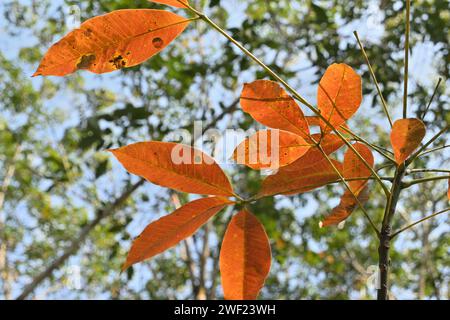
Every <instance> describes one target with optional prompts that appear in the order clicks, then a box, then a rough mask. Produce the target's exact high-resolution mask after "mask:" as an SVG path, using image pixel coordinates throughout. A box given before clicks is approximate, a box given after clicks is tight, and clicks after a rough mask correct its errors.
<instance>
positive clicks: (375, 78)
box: [353, 31, 392, 128]
mask: <svg viewBox="0 0 450 320" xmlns="http://www.w3.org/2000/svg"><path fill="white" fill-rule="evenodd" d="M353 34H354V35H355V38H356V41H357V42H358V45H359V48H360V49H361V52H362V54H363V56H364V59H365V60H366V64H367V66H368V67H369V72H370V75H371V76H372V80H373V82H374V83H375V87H376V88H377V92H378V95H379V96H380V99H381V105H382V106H383V110H384V113H385V114H386V117H387V118H388V121H389V124H390V125H391V128H392V119H391V116H390V114H389V111H388V107H387V103H386V100H385V99H384V96H383V93H382V92H381V89H380V85H379V84H378V81H377V77H376V76H375V72H374V71H373V69H372V65H371V64H370V61H369V57H368V56H367V54H366V50H364V46H363V44H362V43H361V41H360V40H359V36H358V32H357V31H354V32H353Z"/></svg>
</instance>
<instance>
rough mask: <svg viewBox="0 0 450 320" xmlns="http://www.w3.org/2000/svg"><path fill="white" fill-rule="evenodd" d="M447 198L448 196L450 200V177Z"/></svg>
mask: <svg viewBox="0 0 450 320" xmlns="http://www.w3.org/2000/svg"><path fill="white" fill-rule="evenodd" d="M447 198H448V200H449V201H450V179H448V190H447Z"/></svg>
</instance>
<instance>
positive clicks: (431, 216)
mask: <svg viewBox="0 0 450 320" xmlns="http://www.w3.org/2000/svg"><path fill="white" fill-rule="evenodd" d="M448 211H450V207H449V208H445V209H443V210H441V211H438V212H435V213H433V214H431V215H429V216H427V217H425V218H422V219H420V220H418V221H416V222H414V223H412V224H410V225H409V226H406V227H404V228H402V229H400V230H398V231H397V232H395V233H394V234H393V235H392V236H391V239H393V238H394V237H396V236H397V235H399V234H400V233H402V232H403V231H406V230H408V229H411V228H412V227H414V226H415V225H417V224H419V223H421V222H424V221H426V220H428V219H431V218H433V217H436V216H438V215H440V214H442V213H445V212H448Z"/></svg>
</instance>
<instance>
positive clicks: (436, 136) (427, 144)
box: [405, 125, 450, 166]
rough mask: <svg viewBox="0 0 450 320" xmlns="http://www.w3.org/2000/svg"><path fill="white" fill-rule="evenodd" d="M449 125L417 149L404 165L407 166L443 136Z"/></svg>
mask: <svg viewBox="0 0 450 320" xmlns="http://www.w3.org/2000/svg"><path fill="white" fill-rule="evenodd" d="M449 128H450V125H447V126H445V127H444V128H443V129H441V131H439V132H438V133H436V134H435V135H434V136H433V137H432V138H431V139H430V140H428V142H427V143H425V144H424V145H423V146H422V147H420V148H419V150H417V151H416V152H415V153H414V154H413V155H412V156H411V157H410V158H409V159H408V160H406V162H405V165H406V166H408V165H409V164H411V162H413V161H414V160H415V159H416V158H417V157H418V156H419V155H420V154H421V153H422V151H424V150H425V149H426V148H427V147H428V146H429V145H430V144H432V143H433V142H434V141H435V140H436V139H438V138H439V137H440V136H441V135H443V134H444V133H445V132H446V131H447V130H448V129H449Z"/></svg>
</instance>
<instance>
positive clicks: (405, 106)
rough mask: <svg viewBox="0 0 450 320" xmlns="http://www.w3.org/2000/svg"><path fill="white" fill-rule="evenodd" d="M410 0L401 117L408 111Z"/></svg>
mask: <svg viewBox="0 0 450 320" xmlns="http://www.w3.org/2000/svg"><path fill="white" fill-rule="evenodd" d="M410 19H411V0H406V30H405V71H404V73H403V84H404V87H403V119H406V117H407V112H408V71H409V33H410V28H411V21H410Z"/></svg>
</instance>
